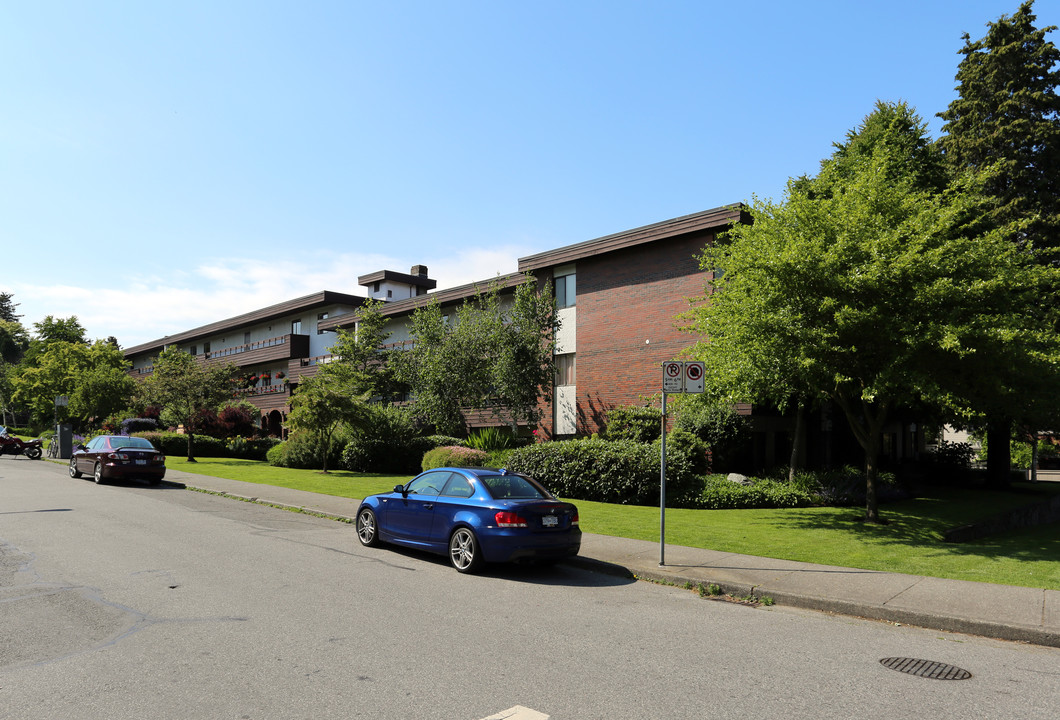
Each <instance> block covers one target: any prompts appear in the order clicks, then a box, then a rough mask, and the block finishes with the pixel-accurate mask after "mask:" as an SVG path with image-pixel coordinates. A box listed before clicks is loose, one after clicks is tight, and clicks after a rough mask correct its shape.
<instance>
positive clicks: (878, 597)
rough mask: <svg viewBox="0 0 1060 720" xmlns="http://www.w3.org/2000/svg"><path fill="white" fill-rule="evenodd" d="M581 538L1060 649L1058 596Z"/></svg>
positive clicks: (845, 603) (688, 577)
mask: <svg viewBox="0 0 1060 720" xmlns="http://www.w3.org/2000/svg"><path fill="white" fill-rule="evenodd" d="M166 481H168V482H172V483H177V484H181V485H184V486H186V487H188V488H192V489H196V490H204V491H207V492H213V493H219V494H223V495H226V496H230V497H234V498H238V499H242V500H251V501H254V502H260V503H266V504H270V505H276V506H279V507H286V508H293V509H298V510H305V511H308V512H313V513H319V514H321V515H324V516H326V517H331V518H335V519H340V520H347V521H350V522H352V521H353V519H354V517H355V515H356V513H357V506H358V505H359V503H360V501H359V500H351V499H349V498H341V497H335V496H332V495H320V494H317V493H311V492H304V491H301V490H290V489H287V488H282V487H275V486H272V485H259V484H256V483H247V482H241V481H238V480H225V479H223V478H215V477H209V476H206V475H195V474H192V473H186V472H179V471H173V470H170V471H169V472H168V473H167V474H166ZM659 556H660V548H659V544H658V543H652V542H645V541H642V540H628V539H626V538H616V537H610V536H606V535H590V534H588V533H585V534H584V535H583V536H582V549H581V554H580V555H579V556H578V557H577V558H573V559H570V560H568V561H567V562H568V563H569V564H573V565H578V566H580V567H585V568H588V569H590V570H594V571H598V572H607V573H614V574H621V575H625V576H629V575H632V576H635V577H638V578H643V579H648V580H655V581H663V582H668V583H674V584H677V585H685V584H686V583H691V584H692V585H698V584H703V585H704V586H709V585H717V586H719V588H720V589H721V591H722V592H724V593H725V594H728V595H731V596H733V597H737V598H743V597H746V596H748V595H752V596H755V597H758V598H766V597H768V598H772V599H773V600H774V601H775V602H776V603H777V604H779V605H787V606H791V607H800V608H807V609H811V610H819V611H824V612H834V613H841V614H844V615H853V616H857V617H863V618H869V619H873V620H884V621H887V622H895V623H902V624H906V625H917V626H920V627H926V628H931V629H936V630H946V631H951V632H962V633H969V634H972V635H981V636H984V637H992V638H998V639H1002V640H1015V641H1020V642H1029V643H1034V644H1038V645H1049V646H1052V647H1060V591H1057V590H1041V589H1035V588H1024V587H1013V586H1010V585H992V584H989V583H978V582H968V581H963V580H943V579H940V578H931V577H920V576H916V575H898V574H895V573H887V572H878V571H875V570H858V569H855V568H844V567H832V566H829V565H813V564H810V563H799V562H791V561H788V560H773V559H770V558H762V557H754V556H750V555H737V554H734V553H724V552H716V551H714V550H699V549H696V548H686V547H680V546H676V545H667V546H666V549H665V557H666V564H665V565H664V566H660V564H659Z"/></svg>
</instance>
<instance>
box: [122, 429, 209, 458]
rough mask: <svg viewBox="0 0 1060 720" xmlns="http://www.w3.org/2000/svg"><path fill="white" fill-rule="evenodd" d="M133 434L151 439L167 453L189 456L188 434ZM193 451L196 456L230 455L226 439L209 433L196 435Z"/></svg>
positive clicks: (174, 455)
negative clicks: (220, 438)
mask: <svg viewBox="0 0 1060 720" xmlns="http://www.w3.org/2000/svg"><path fill="white" fill-rule="evenodd" d="M132 434H133V435H134V436H135V437H142V438H145V439H147V440H150V441H151V444H152V445H154V446H155V447H156V448H158V449H159V450H161V451H162V452H163V453H164V454H166V455H171V456H173V457H180V456H183V457H187V456H188V436H187V435H185V434H184V433H175V432H162V431H152V432H138V433H132ZM191 452H192V455H194V456H195V457H228V448H227V447H225V443H224V441H223V440H218V439H217V438H212V437H210V436H208V435H196V436H195V437H194V439H193V441H192V446H191Z"/></svg>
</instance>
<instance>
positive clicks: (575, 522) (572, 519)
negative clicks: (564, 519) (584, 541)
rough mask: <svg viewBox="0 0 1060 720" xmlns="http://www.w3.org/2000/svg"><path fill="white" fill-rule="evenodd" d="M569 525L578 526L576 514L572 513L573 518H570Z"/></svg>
mask: <svg viewBox="0 0 1060 720" xmlns="http://www.w3.org/2000/svg"><path fill="white" fill-rule="evenodd" d="M570 524H571V525H577V524H578V513H574V517H573V518H571V521H570Z"/></svg>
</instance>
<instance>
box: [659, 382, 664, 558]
mask: <svg viewBox="0 0 1060 720" xmlns="http://www.w3.org/2000/svg"><path fill="white" fill-rule="evenodd" d="M661 450H662V459H661V460H660V462H659V566H660V567H662V566H663V565H665V564H666V393H665V392H663V394H662V443H661Z"/></svg>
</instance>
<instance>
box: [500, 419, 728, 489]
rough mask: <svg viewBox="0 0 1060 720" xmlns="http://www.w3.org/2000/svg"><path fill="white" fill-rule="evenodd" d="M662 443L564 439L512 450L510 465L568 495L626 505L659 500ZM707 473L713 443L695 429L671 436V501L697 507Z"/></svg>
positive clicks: (668, 467) (668, 468) (668, 460)
mask: <svg viewBox="0 0 1060 720" xmlns="http://www.w3.org/2000/svg"><path fill="white" fill-rule="evenodd" d="M661 456H662V450H661V442H660V441H658V440H657V441H655V442H654V443H640V442H634V441H633V440H617V441H611V440H600V439H598V438H592V439H588V440H564V441H559V442H547V443H539V444H537V445H529V446H527V447H523V448H516V449H515V450H512V451H511V452H510V453H509V454H508V457H507V459H506V462H505V467H507V468H508V469H509V470H513V471H515V472H519V473H523V474H525V475H530V476H531V477H534V478H537V479H538V480H540V481H541V482H543V483H544V484H545V485H546V486H547V487H548V488H549V489H550V490H552V492H554V493H555V494H556V495H559V496H562V497H569V498H575V499H578V500H592V501H595V502H606V503H616V504H622V505H654V504H657V503H658V502H659V474H660V473H659V470H660V464H661V461H662V457H661ZM706 472H707V446H706V444H705V443H703V442H702V441H701V440H699V439H698V438H696V437H695V436H694V435H692V434H691V433H687V432H679V431H675V432H673V433H670V434H668V435H667V438H666V503H667V505H670V506H671V507H696V506H697V503H698V498H699V495H700V491H701V490H702V488H703V475H704V474H705V473H706Z"/></svg>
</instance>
